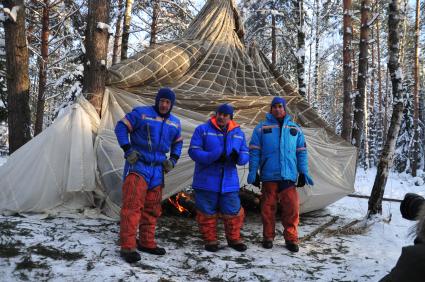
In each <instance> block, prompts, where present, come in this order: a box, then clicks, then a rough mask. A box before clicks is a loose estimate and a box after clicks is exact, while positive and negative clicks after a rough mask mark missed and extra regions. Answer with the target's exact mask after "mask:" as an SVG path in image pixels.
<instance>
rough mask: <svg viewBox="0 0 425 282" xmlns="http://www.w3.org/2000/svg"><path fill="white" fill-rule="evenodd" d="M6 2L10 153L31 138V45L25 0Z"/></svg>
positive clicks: (5, 26) (8, 0) (7, 0)
mask: <svg viewBox="0 0 425 282" xmlns="http://www.w3.org/2000/svg"><path fill="white" fill-rule="evenodd" d="M3 4H4V8H6V9H8V11H9V13H8V15H7V19H5V20H4V22H3V24H4V31H5V32H4V33H5V46H6V73H7V106H8V125H9V153H10V154H11V153H13V152H14V151H16V150H17V149H19V148H20V147H21V146H22V145H24V144H25V143H26V142H28V141H29V140H30V139H31V133H30V128H31V121H30V109H29V88H30V84H29V72H28V46H27V42H26V41H27V39H26V34H25V14H26V9H25V5H24V1H23V0H15V1H13V0H6V1H3Z"/></svg>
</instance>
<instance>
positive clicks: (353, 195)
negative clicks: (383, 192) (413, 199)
mask: <svg viewBox="0 0 425 282" xmlns="http://www.w3.org/2000/svg"><path fill="white" fill-rule="evenodd" d="M347 196H348V197H352V198H361V199H369V198H370V196H366V195H357V194H349V195H347ZM382 200H383V201H388V202H398V203H401V201H402V200H399V199H392V198H382Z"/></svg>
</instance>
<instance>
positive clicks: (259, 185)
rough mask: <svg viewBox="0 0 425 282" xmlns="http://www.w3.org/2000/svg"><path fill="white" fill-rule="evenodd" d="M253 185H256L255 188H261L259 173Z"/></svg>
mask: <svg viewBox="0 0 425 282" xmlns="http://www.w3.org/2000/svg"><path fill="white" fill-rule="evenodd" d="M252 185H254V186H255V187H258V188H261V181H260V175H259V174H258V172H257V174H256V175H255V180H254V182H253V183H252Z"/></svg>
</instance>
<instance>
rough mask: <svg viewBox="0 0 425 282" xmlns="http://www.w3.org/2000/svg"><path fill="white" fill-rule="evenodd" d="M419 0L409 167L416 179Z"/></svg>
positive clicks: (417, 150)
mask: <svg viewBox="0 0 425 282" xmlns="http://www.w3.org/2000/svg"><path fill="white" fill-rule="evenodd" d="M419 12H420V6H419V0H416V21H415V57H414V61H415V66H414V79H415V87H414V90H413V152H412V153H411V160H410V167H411V169H412V176H413V177H416V170H417V166H418V157H419V144H418V143H419V140H418V139H419V128H418V122H419Z"/></svg>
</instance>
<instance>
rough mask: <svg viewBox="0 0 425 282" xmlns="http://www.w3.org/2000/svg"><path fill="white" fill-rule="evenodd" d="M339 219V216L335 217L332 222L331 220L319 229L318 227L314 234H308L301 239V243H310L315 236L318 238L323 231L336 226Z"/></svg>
mask: <svg viewBox="0 0 425 282" xmlns="http://www.w3.org/2000/svg"><path fill="white" fill-rule="evenodd" d="M338 219H339V216H334V217H332V218H331V220H329V221H328V222H326V223H325V224H323V225H320V226H319V227H317V228H316V229H315V230H314V231H313V232H311V233H310V234H307V235H305V236H303V237H301V238H300V242H304V241H308V240H310V239H311V238H313V237H314V236H316V235H317V234H319V233H320V232H323V230H325V229H326V228H328V227H329V226H331V225H332V224H334V223H335V222H336V221H337V220H338Z"/></svg>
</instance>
